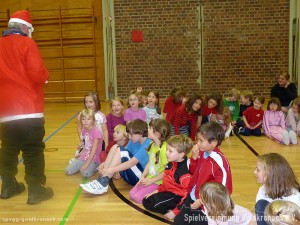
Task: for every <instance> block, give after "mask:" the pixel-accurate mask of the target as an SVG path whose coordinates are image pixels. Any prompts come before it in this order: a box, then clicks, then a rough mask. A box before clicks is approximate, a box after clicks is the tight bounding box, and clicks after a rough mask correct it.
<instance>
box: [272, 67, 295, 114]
mask: <svg viewBox="0 0 300 225" xmlns="http://www.w3.org/2000/svg"><path fill="white" fill-rule="evenodd" d="M289 80H290V75H289V74H288V73H287V72H283V73H282V74H281V75H280V76H279V78H278V83H277V84H276V85H274V86H273V87H272V90H271V97H277V98H279V99H280V102H281V105H282V107H281V110H282V111H283V112H284V113H287V111H288V108H289V104H290V102H291V101H293V100H294V99H295V98H297V87H296V85H295V84H294V83H291V82H290V81H289Z"/></svg>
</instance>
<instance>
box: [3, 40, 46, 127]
mask: <svg viewBox="0 0 300 225" xmlns="http://www.w3.org/2000/svg"><path fill="white" fill-rule="evenodd" d="M0 53H1V54H0V90H1V95H0V106H1V107H0V122H5V121H11V120H17V119H24V118H42V117H44V114H43V112H44V95H43V90H42V87H43V86H44V84H45V82H46V81H47V80H48V71H47V69H46V67H45V66H44V63H43V61H42V57H41V55H40V53H39V50H38V47H37V45H36V43H35V42H34V40H33V39H31V38H29V37H27V36H24V35H21V34H10V35H7V36H5V37H2V38H1V39H0Z"/></svg>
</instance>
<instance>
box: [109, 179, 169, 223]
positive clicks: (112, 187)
mask: <svg viewBox="0 0 300 225" xmlns="http://www.w3.org/2000/svg"><path fill="white" fill-rule="evenodd" d="M109 186H110V188H111V189H112V190H113V192H114V193H115V194H116V195H117V196H118V197H119V198H120V199H121V200H123V202H125V203H126V204H127V205H129V206H131V207H132V208H134V209H136V210H137V211H139V212H141V213H143V214H145V215H147V216H150V217H152V218H154V219H156V220H159V221H161V222H164V223H166V224H173V222H172V221H169V220H167V219H164V218H162V217H160V216H157V215H155V214H152V213H151V212H149V211H146V210H144V209H142V208H140V207H139V206H137V205H136V204H134V203H132V202H131V201H129V200H128V199H127V198H126V197H124V195H122V194H121V193H120V192H119V190H118V189H117V188H116V187H115V184H114V182H113V179H111V180H110V182H109Z"/></svg>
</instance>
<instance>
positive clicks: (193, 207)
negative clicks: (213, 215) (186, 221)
mask: <svg viewBox="0 0 300 225" xmlns="http://www.w3.org/2000/svg"><path fill="white" fill-rule="evenodd" d="M201 205H202V204H201V201H200V199H197V200H196V201H195V202H194V203H193V204H191V209H199V208H200V206H201Z"/></svg>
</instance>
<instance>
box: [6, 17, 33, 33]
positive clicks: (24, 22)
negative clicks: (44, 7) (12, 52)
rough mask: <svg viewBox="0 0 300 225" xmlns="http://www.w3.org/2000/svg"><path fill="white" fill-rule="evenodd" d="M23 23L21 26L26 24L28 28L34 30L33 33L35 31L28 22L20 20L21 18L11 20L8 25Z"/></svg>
mask: <svg viewBox="0 0 300 225" xmlns="http://www.w3.org/2000/svg"><path fill="white" fill-rule="evenodd" d="M13 22H15V23H21V24H25V25H26V26H27V27H30V28H31V29H32V31H33V30H34V28H33V26H32V24H30V23H28V22H27V21H25V20H22V19H19V18H11V19H10V20H9V21H8V23H13Z"/></svg>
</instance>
